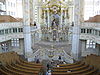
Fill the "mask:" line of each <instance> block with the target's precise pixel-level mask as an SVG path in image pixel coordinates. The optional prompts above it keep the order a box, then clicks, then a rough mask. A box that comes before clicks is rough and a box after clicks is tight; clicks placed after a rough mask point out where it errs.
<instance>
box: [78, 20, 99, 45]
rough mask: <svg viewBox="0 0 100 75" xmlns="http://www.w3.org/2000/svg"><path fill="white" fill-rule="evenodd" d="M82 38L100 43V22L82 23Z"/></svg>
mask: <svg viewBox="0 0 100 75" xmlns="http://www.w3.org/2000/svg"><path fill="white" fill-rule="evenodd" d="M80 31H81V34H80V39H83V40H92V41H94V42H96V43H98V44H100V23H89V22H87V23H82V25H81V30H80Z"/></svg>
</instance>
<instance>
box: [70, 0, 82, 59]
mask: <svg viewBox="0 0 100 75" xmlns="http://www.w3.org/2000/svg"><path fill="white" fill-rule="evenodd" d="M80 5H81V4H80V0H74V13H75V14H74V27H73V36H72V50H71V55H72V57H73V58H74V60H76V61H78V60H80V58H81V50H80V49H79V48H80V46H79V45H80V40H79V38H80V27H79V25H80V7H81V6H80Z"/></svg>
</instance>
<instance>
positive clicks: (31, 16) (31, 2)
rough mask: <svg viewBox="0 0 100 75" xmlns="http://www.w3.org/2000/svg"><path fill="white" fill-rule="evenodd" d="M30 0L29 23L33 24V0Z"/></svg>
mask: <svg viewBox="0 0 100 75" xmlns="http://www.w3.org/2000/svg"><path fill="white" fill-rule="evenodd" d="M29 2H30V23H31V24H34V20H33V19H34V17H33V0H29Z"/></svg>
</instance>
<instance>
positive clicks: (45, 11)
mask: <svg viewBox="0 0 100 75" xmlns="http://www.w3.org/2000/svg"><path fill="white" fill-rule="evenodd" d="M44 24H46V11H45V10H44Z"/></svg>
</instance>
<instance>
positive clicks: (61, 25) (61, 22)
mask: <svg viewBox="0 0 100 75" xmlns="http://www.w3.org/2000/svg"><path fill="white" fill-rule="evenodd" d="M62 17H63V10H62V8H61V19H60V27H62V19H63V18H62Z"/></svg>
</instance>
